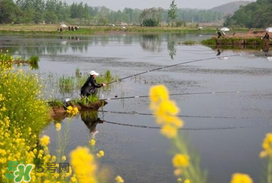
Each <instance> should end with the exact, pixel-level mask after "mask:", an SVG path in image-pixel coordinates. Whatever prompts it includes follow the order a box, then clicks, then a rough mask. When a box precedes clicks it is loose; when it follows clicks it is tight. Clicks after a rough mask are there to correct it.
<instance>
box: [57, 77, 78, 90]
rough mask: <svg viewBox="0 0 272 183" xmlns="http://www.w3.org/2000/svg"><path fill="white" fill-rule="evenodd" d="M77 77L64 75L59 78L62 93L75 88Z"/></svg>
mask: <svg viewBox="0 0 272 183" xmlns="http://www.w3.org/2000/svg"><path fill="white" fill-rule="evenodd" d="M74 79H75V78H74V77H71V76H64V75H63V76H62V77H60V78H59V89H60V92H61V93H70V92H72V91H73V90H74V86H75V80H74Z"/></svg>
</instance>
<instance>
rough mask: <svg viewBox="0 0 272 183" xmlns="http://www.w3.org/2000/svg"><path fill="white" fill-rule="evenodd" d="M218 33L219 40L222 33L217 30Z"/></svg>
mask: <svg viewBox="0 0 272 183" xmlns="http://www.w3.org/2000/svg"><path fill="white" fill-rule="evenodd" d="M216 33H217V35H218V36H217V38H218V39H219V38H220V37H221V36H222V32H221V31H219V30H218V29H217V31H216Z"/></svg>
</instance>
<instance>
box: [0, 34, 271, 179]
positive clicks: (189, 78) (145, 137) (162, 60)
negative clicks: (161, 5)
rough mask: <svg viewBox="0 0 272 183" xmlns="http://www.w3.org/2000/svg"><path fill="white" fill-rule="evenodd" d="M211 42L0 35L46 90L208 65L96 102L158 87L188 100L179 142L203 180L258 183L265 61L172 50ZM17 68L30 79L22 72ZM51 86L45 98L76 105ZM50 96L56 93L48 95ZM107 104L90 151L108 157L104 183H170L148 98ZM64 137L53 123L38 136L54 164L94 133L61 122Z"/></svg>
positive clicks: (157, 77) (267, 109)
mask: <svg viewBox="0 0 272 183" xmlns="http://www.w3.org/2000/svg"><path fill="white" fill-rule="evenodd" d="M210 37H211V35H199V34H116V35H114V34H113V35H94V36H57V35H56V36H38V35H35V36H33V35H24V36H21V35H1V36H0V48H4V49H9V50H10V53H11V54H14V55H18V56H25V57H26V58H27V57H29V56H31V55H38V56H39V57H40V62H39V69H38V70H36V71H33V72H37V73H39V74H40V76H41V77H42V78H44V79H45V81H48V80H49V78H50V77H52V76H53V77H56V78H57V77H60V76H62V75H64V74H65V75H69V76H74V75H75V71H76V68H79V70H80V72H82V73H88V72H89V71H91V70H95V71H97V72H99V73H103V72H105V71H106V70H108V69H109V70H110V71H111V73H112V74H113V75H117V76H118V77H120V78H122V77H125V76H129V75H132V74H135V73H138V72H143V71H146V70H150V69H154V68H158V67H161V66H167V65H171V64H176V63H181V62H186V61H192V60H199V59H206V58H211V59H207V60H202V61H199V62H194V63H189V64H184V65H180V66H175V67H171V68H167V69H163V70H159V71H156V72H150V73H147V74H144V75H140V76H138V77H133V78H130V79H127V80H124V81H122V82H121V83H118V84H115V85H114V86H113V87H112V88H111V89H110V90H109V91H100V93H99V95H100V98H109V97H114V96H118V97H121V96H139V95H143V96H145V95H148V94H149V88H150V87H151V86H152V85H156V84H164V85H165V86H166V87H167V88H168V89H169V93H170V94H180V93H189V94H188V95H175V96H171V99H173V100H175V101H176V103H177V105H178V106H179V108H180V109H181V113H180V115H181V116H182V117H181V118H182V119H183V120H184V123H185V125H184V128H183V130H181V131H180V133H182V134H183V136H184V137H185V138H186V141H187V143H188V145H189V146H192V147H193V149H194V152H196V153H198V154H199V156H200V157H201V168H202V169H203V170H207V171H208V175H209V180H208V182H209V183H210V182H220V183H225V182H229V181H230V179H231V175H232V174H233V173H235V172H241V173H247V174H250V176H251V177H252V178H253V179H254V182H260V180H261V176H262V173H263V169H262V167H263V163H262V160H261V159H260V158H259V152H260V151H261V150H262V148H261V144H262V142H263V138H264V137H265V134H266V133H268V132H271V131H272V121H271V118H272V102H271V101H272V85H270V84H271V83H270V82H271V77H272V62H271V61H270V60H271V59H270V57H269V51H268V52H263V51H262V50H253V51H248V50H247V51H245V50H238V51H237V50H236V51H230V50H221V52H222V53H220V54H221V55H220V56H222V57H220V59H219V58H216V55H217V54H218V52H217V51H216V50H213V49H211V48H209V47H205V46H202V45H199V44H196V45H192V46H186V45H182V44H178V43H180V42H183V41H187V40H194V41H200V40H203V39H207V38H210ZM237 54H241V55H238V56H237ZM232 55H236V56H232ZM23 68H24V69H25V70H28V67H27V66H25V67H23ZM47 84H48V83H47ZM51 84H52V83H51ZM53 84H54V83H53ZM48 86H49V87H48V88H49V89H48V88H47V90H45V97H49V95H51V97H52V95H53V96H54V97H56V98H64V97H71V98H75V97H79V91H77V90H75V91H74V92H73V93H69V94H63V93H61V92H59V91H57V89H56V88H52V87H51V88H50V84H48ZM51 86H53V85H51ZM52 89H55V93H53V94H52ZM46 91H47V92H46ZM206 92H207V93H206ZM214 92H215V93H214ZM216 92H219V93H216ZM220 92H221V93H220ZM197 93H199V94H197ZM108 102H109V103H108V104H107V105H106V106H105V107H104V108H103V112H102V111H101V112H99V113H98V114H99V118H100V119H101V120H102V121H104V122H103V123H99V124H97V126H94V128H96V130H97V131H98V133H97V134H96V135H95V138H96V140H97V146H96V149H97V150H100V149H103V150H104V151H105V157H104V158H102V159H101V161H100V164H101V166H103V167H109V169H110V172H109V173H108V176H109V178H110V179H112V180H113V179H114V177H115V176H116V175H121V176H122V177H123V178H124V179H125V181H126V182H132V183H133V182H145V183H149V182H150V183H151V182H160V183H163V182H165V183H168V182H176V178H175V176H174V175H173V167H172V154H171V143H170V142H169V141H168V139H166V138H165V137H163V136H162V135H161V134H160V132H159V129H158V128H157V127H158V125H157V124H156V123H155V119H154V118H153V117H152V115H150V114H151V111H150V110H149V100H148V98H136V99H127V100H125V99H124V100H110V101H108ZM62 129H63V130H66V132H67V134H69V135H68V137H66V136H65V135H60V138H58V134H57V132H56V129H55V126H54V123H53V122H52V123H51V124H50V125H48V127H47V128H46V129H44V131H43V132H42V134H47V135H49V136H50V138H51V144H50V146H49V148H50V149H51V153H52V154H56V150H57V146H58V143H60V141H61V142H65V143H64V144H65V148H64V149H65V154H66V155H67V157H68V156H69V153H70V151H71V150H73V149H75V148H76V147H77V146H85V145H86V144H88V141H89V140H90V139H91V138H92V131H93V127H92V128H90V126H88V122H86V120H85V122H84V121H83V120H82V116H81V115H80V114H79V115H78V116H76V117H75V118H73V119H72V120H69V119H65V120H63V121H62ZM67 134H66V135H67ZM64 136H65V138H64Z"/></svg>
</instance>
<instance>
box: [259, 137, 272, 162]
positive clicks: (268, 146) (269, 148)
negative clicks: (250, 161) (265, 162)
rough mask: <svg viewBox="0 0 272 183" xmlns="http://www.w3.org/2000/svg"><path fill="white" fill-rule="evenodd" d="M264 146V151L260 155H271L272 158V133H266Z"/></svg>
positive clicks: (262, 156)
mask: <svg viewBox="0 0 272 183" xmlns="http://www.w3.org/2000/svg"><path fill="white" fill-rule="evenodd" d="M262 147H263V151H262V152H261V153H260V157H261V158H264V157H267V156H269V157H270V158H271V159H272V133H268V134H266V137H265V138H264V141H263V144H262Z"/></svg>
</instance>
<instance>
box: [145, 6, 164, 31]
mask: <svg viewBox="0 0 272 183" xmlns="http://www.w3.org/2000/svg"><path fill="white" fill-rule="evenodd" d="M163 11H164V10H163V9H162V8H149V9H144V10H143V11H142V13H141V15H140V23H141V25H143V26H147V27H155V26H158V25H159V24H160V22H161V21H162V15H163Z"/></svg>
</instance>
